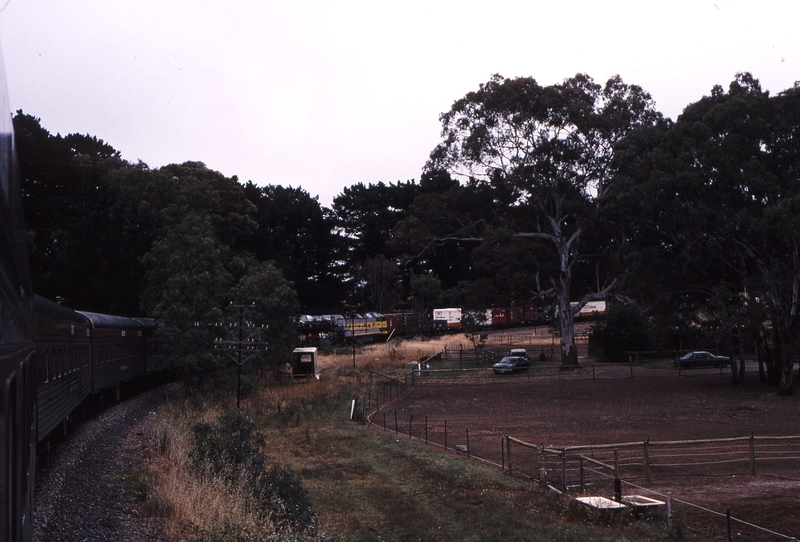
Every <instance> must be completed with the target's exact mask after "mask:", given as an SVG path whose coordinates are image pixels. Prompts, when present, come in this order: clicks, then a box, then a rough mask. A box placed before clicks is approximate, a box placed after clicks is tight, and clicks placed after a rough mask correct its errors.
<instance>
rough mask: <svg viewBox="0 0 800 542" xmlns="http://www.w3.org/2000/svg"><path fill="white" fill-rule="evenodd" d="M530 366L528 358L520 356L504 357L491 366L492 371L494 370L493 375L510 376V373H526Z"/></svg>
mask: <svg viewBox="0 0 800 542" xmlns="http://www.w3.org/2000/svg"><path fill="white" fill-rule="evenodd" d="M530 366H531V360H529V359H528V358H526V357H525V358H524V357H522V356H506V357H504V358H503V359H501V360H500V361H499V362H497V363H495V364H494V365H492V370H494V374H496V375H500V374H510V373H518V372H521V371H527V370H528V367H530Z"/></svg>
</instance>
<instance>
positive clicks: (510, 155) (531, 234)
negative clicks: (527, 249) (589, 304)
mask: <svg viewBox="0 0 800 542" xmlns="http://www.w3.org/2000/svg"><path fill="white" fill-rule="evenodd" d="M659 118H660V114H659V113H658V112H657V111H656V110H655V106H654V102H653V100H652V99H651V97H650V95H649V94H648V93H646V92H645V91H644V90H642V89H641V88H640V87H638V86H631V85H627V84H625V83H623V82H622V80H621V78H620V77H619V76H616V77H613V78H611V79H609V80H608V81H607V82H606V84H605V85H604V86H601V85H598V84H596V83H595V82H594V81H593V80H592V79H591V78H590V77H589V76H587V75H584V74H578V75H576V76H575V77H572V78H570V79H567V80H565V81H564V82H563V83H562V84H557V85H551V86H547V87H543V86H541V85H539V84H538V83H537V82H536V81H535V80H534V79H532V78H517V79H505V78H503V77H501V76H499V75H495V76H493V77H492V78H491V79H490V80H489V81H488V82H487V83H484V84H482V85H480V88H479V89H478V90H477V91H475V92H470V93H468V94H467V95H466V96H465V97H464V98H461V99H460V100H457V101H456V102H455V103H454V104H453V106H452V108H451V109H450V111H448V112H446V113H444V114H442V115H441V122H442V137H443V141H442V143H440V144H439V145H438V146H437V147H436V149H435V150H434V151H433V152H432V153H431V158H430V161H429V162H428V165H427V169H428V170H437V169H444V170H447V171H449V172H450V173H451V174H453V175H455V176H459V177H461V178H465V179H477V180H481V181H483V182H487V183H491V184H493V185H504V186H506V187H508V188H509V189H510V190H511V191H512V194H513V196H514V199H515V202H516V204H517V205H525V206H526V207H527V208H528V209H529V210H530V212H531V213H532V215H533V216H531V217H530V221H529V224H530V225H531V228H530V230H529V231H517V232H515V235H516V236H517V237H521V238H528V239H536V240H541V241H544V242H545V243H547V244H549V245H550V246H551V248H552V250H553V251H554V254H555V257H556V259H557V265H556V266H554V267H555V270H556V271H555V273H553V275H552V276H551V277H549V279H550V284H549V286H550V287H549V288H548V292H547V293H548V294H551V295H552V296H554V297H555V298H556V300H557V305H558V319H559V323H560V326H561V362H562V365H563V366H568V367H569V366H576V365H577V364H578V356H577V350H576V348H575V343H574V322H573V312H572V309H571V307H570V301H571V298H570V296H571V285H572V279H573V270H574V268H575V266H576V264H577V263H579V262H581V261H582V259H583V258H584V257H585V252H582V247H581V245H580V241H581V238H582V236H583V235H584V233H585V231H586V227H587V224H588V220H589V219H590V218H591V217H592V216H593V215H594V213H595V211H596V208H597V205H598V201H599V198H601V197H602V196H603V194H604V193H605V192H606V191H607V190H608V188H609V186H610V185H611V184H612V182H613V179H614V175H613V173H614V172H613V168H612V158H613V155H614V145H615V144H616V143H617V142H618V141H620V140H621V139H622V138H623V137H624V136H625V135H626V134H627V133H628V132H629V131H630V130H632V129H633V128H635V127H638V126H641V125H646V124H653V123H655V122H657V121H658V119H659ZM613 285H614V280H613V278H610V279H609V280H607V281H604V283H603V284H602V285H600V287H599V288H598V291H597V292H594V293H593V294H589V295H585V296H583V298H582V301H585V300H589V299H593V298H601V297H603V296H605V295H606V294H607V293H608V292H609V291H610V290H611V289H612V288H613Z"/></svg>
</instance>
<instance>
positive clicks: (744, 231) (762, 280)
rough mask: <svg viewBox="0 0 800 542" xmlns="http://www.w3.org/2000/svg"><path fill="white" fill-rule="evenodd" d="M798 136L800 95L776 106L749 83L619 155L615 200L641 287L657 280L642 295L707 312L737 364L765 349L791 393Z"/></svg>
mask: <svg viewBox="0 0 800 542" xmlns="http://www.w3.org/2000/svg"><path fill="white" fill-rule="evenodd" d="M798 127H800V89H798V88H793V89H789V90H787V91H784V92H782V93H780V94H778V95H777V96H774V97H770V96H769V93H768V92H766V91H763V90H762V89H761V86H760V84H759V82H758V80H757V79H755V78H754V77H753V76H752V75H751V74H749V73H742V74H738V75H737V76H736V78H735V80H734V81H732V82H731V84H730V86H729V88H728V91H727V92H726V91H725V90H723V88H722V87H721V86H715V87H714V88H713V89H712V91H711V93H710V95H709V96H705V97H703V98H702V99H700V100H699V101H697V102H695V103H693V104H690V105H689V106H687V107H686V109H685V110H684V112H683V114H682V115H681V116H680V117H679V118H678V120H677V121H676V122H675V123H674V125H672V126H669V127H667V128H666V129H664V130H660V131H649V132H648V131H642V132H638V133H635V134H632V136H631V137H630V138H629V139H628V140H627V141H626V142H625V143H624V144H622V145H620V146H619V151H620V153H619V156H620V157H623V159H622V160H621V162H620V164H619V165H620V168H621V174H620V176H619V178H618V181H617V182H618V185H617V188H619V191H618V193H617V194H616V195H615V199H616V202H615V203H614V205H615V206H619V207H618V210H624V211H623V212H622V213H621V215H626V220H627V222H628V225H629V229H628V233H627V237H628V239H629V240H630V241H631V242H632V243H634V249H633V250H631V251H630V252H629V257H628V262H629V264H630V265H629V267H630V269H631V270H632V271H633V272H634V280H636V278H638V282H639V283H640V284H643V283H644V282H643V281H647V285H648V289H649V293H650V295H649V296H648V292H646V291H643V290H640V292H639V295H640V296H641V297H642V298H648V297H649V300H650V302H651V303H658V302H659V299H658V298H660V299H661V300H667V301H668V302H669V299H670V298H672V301H673V303H672V305H673V306H675V305H682V306H684V307H686V306H692V305H694V306H696V307H698V309H699V310H700V311H701V312H702V314H701V317H702V318H704V319H709V318H713V319H714V320H715V321H716V323H717V327H718V329H719V330H720V332H721V335H722V337H721V339H722V342H723V344H724V345H725V347H726V349H728V351H729V353H730V354H731V355H733V354H734V353H735V352H734V350H735V349H736V346H737V345H741V344H742V343H743V342H746V341H750V342H752V341H755V342H756V343H757V345H758V348H759V352H760V355H761V356H760V357H761V359H762V360H763V361H764V362H765V363H766V366H767V373H768V374H767V376H768V379H769V382H770V384H771V385H773V386H777V387H778V388H779V391H780V393H782V394H791V393H792V374H791V370H792V366H793V362H794V360H795V359H796V358H797V355H798V353H800V256H798V255H800V234H798V231H800V222H799V221H798V216H799V215H798V210H800V168H798V165H797V164H798V163H800V140H798V138H797V135H796V134H797V132H798ZM659 269H660V270H659ZM653 293H656V294H657V298H656V296H654V295H652V294H653ZM742 368H743V365H742V364H741V363H740V364H739V367H738V371H737V372H734V373H732V376H733V378H734V381H737V380H738V379H740V378H741V376H742Z"/></svg>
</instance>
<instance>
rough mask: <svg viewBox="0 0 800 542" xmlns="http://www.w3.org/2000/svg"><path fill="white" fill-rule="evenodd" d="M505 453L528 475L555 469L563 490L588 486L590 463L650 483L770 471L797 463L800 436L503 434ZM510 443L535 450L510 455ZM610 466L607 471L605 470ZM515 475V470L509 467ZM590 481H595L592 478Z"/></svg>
mask: <svg viewBox="0 0 800 542" xmlns="http://www.w3.org/2000/svg"><path fill="white" fill-rule="evenodd" d="M506 438H507V441H508V443H509V445H508V449H509V452H508V453H509V457H512V458H516V459H517V462H518V463H519V464H520V467H519V470H522V471H527V472H529V473H531V474H535V475H538V476H540V475H542V474H543V473H553V472H557V473H558V478H559V480H558V483H559V485H560V486H561V487H562V488H563V489H564V490H569V489H570V488H573V487H581V489H582V488H583V486H584V485H585V484H586V475H587V470H588V469H587V467H586V465H585V464H584V463H585V462H586V461H589V462H590V463H591V464H592V465H595V463H594V462H601V463H603V464H605V465H613V468H612V469H610V470H611V471H612V472H604V471H602V470H600V471H598V470H592V475H593V476H594V477H595V478H594V480H595V481H596V480H597V479H598V477H605V478H607V479H609V480H610V479H613V478H620V477H624V478H625V479H626V480H631V481H634V480H637V481H638V480H643V481H644V482H646V483H652V482H653V480H654V479H657V478H661V479H664V478H673V477H704V476H731V475H750V476H755V475H757V474H762V473H774V472H776V471H777V470H786V469H794V470H796V469H797V468H798V467H800V436H795V435H792V436H756V435H751V436H749V437H735V438H720V439H699V440H674V441H649V440H648V441H643V442H624V443H615V444H601V445H584V446H566V447H562V448H556V447H552V446H549V447H548V446H543V445H536V444H532V443H529V442H525V441H522V440H520V439H516V438H514V437H511V436H508V437H506ZM511 444H513V445H515V446H516V447H519V448H520V449H524V450H532V451H534V452H535V453H527V454H526V453H523V454H520V456H519V457H515V456H514V455H511V453H512V452H511V449H512V448H511ZM607 470H609V469H606V471H607ZM509 472H511V473H512V474H513V470H510V471H509ZM593 483H594V482H593Z"/></svg>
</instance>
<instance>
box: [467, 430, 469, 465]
mask: <svg viewBox="0 0 800 542" xmlns="http://www.w3.org/2000/svg"><path fill="white" fill-rule="evenodd" d="M467 459H469V427H468V428H467Z"/></svg>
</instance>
